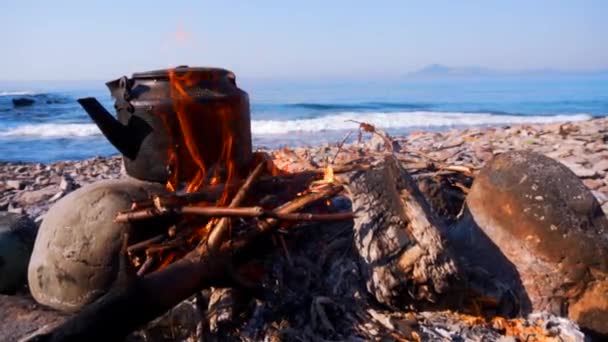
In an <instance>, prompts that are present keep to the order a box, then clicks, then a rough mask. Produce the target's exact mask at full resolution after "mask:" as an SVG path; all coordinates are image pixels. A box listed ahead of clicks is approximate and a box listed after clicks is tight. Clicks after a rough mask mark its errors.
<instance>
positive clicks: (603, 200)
mask: <svg viewBox="0 0 608 342" xmlns="http://www.w3.org/2000/svg"><path fill="white" fill-rule="evenodd" d="M392 139H393V141H394V142H395V143H396V144H397V145H398V146H399V147H400V149H401V150H402V151H404V152H405V153H406V154H407V156H408V160H411V162H412V163H418V164H420V163H427V165H428V166H433V165H430V164H433V163H434V164H445V165H453V166H465V167H469V168H471V169H472V170H476V169H479V168H480V167H482V166H483V165H484V164H485V163H486V162H487V161H488V160H489V159H491V158H492V157H493V156H494V155H496V154H499V153H502V152H506V151H509V150H532V151H535V152H539V153H542V154H545V155H547V156H548V157H551V158H553V159H556V160H558V161H560V162H562V163H563V164H565V165H566V166H568V167H569V168H570V169H571V170H572V171H573V172H574V173H575V174H576V175H577V176H578V177H579V178H581V179H582V180H583V182H584V183H585V185H586V186H587V187H588V188H589V189H590V190H592V192H593V193H594V195H595V196H596V198H598V200H599V202H600V204H601V205H602V208H603V210H604V212H605V213H608V118H607V117H604V118H593V119H590V120H584V121H574V122H557V123H547V124H517V125H510V126H503V127H501V128H497V127H475V128H463V129H450V130H447V131H433V130H429V131H414V132H412V133H410V134H408V135H405V136H395V137H392ZM367 144H368V145H369V144H371V145H373V144H374V142H373V139H372V141H371V142H368V143H367ZM357 149H359V150H360V149H361V144H359V143H357V142H354V143H352V144H347V145H345V146H342V148H341V149H339V148H338V142H335V143H331V144H322V145H318V146H314V147H296V148H283V149H280V150H263V151H265V152H268V153H270V154H271V155H272V156H273V158H274V161H275V164H276V165H277V166H278V167H279V168H281V169H284V170H286V171H291V172H297V171H303V170H306V169H310V168H312V167H324V166H325V165H326V161H327V160H332V159H333V158H336V163H337V164H341V163H345V162H348V159H349V155H351V156H352V153H347V152H348V151H351V152H353V151H354V152H356V151H355V150H357ZM339 150H340V153H338V151H339ZM354 152H353V153H354ZM336 155H338V157H335V156H336ZM351 159H352V158H351ZM434 166H436V165H434ZM420 169H423V168H422V167H421V168H420ZM120 177H124V173H123V172H122V162H121V158H120V156H112V157H94V158H89V159H86V160H79V161H59V162H54V163H28V162H6V161H4V162H0V211H12V212H18V213H26V214H28V215H29V216H31V217H32V218H34V219H35V220H36V221H40V220H41V219H42V215H44V213H45V212H46V211H47V210H48V208H49V207H50V206H51V205H52V204H53V203H55V202H56V201H57V200H59V199H60V198H61V197H63V196H65V195H66V194H67V193H69V192H71V191H72V190H74V189H76V188H78V187H80V186H83V185H86V184H89V183H92V182H94V181H97V180H102V179H116V178H120Z"/></svg>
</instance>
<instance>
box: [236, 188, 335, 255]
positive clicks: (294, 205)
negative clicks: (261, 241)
mask: <svg viewBox="0 0 608 342" xmlns="http://www.w3.org/2000/svg"><path fill="white" fill-rule="evenodd" d="M342 190H343V187H342V186H341V185H333V184H330V185H329V186H327V187H326V188H324V189H321V190H319V191H317V192H311V193H308V194H305V195H302V196H300V197H298V198H296V199H294V200H292V201H290V202H287V203H285V204H283V205H282V206H280V207H278V208H276V209H275V210H274V213H275V214H276V215H284V214H289V213H293V212H295V211H298V210H300V209H302V208H304V207H306V206H308V205H310V204H312V203H314V202H317V201H319V200H322V199H326V198H331V197H334V196H336V195H337V194H339V193H340V192H341V191H342ZM279 222H280V220H279V219H277V218H273V217H269V218H266V219H264V220H260V221H259V222H258V223H257V225H256V226H255V229H252V230H250V231H248V232H247V233H245V234H243V235H240V236H238V237H236V238H234V239H232V240H231V241H228V242H227V243H226V245H227V246H231V247H232V248H234V249H235V250H239V249H241V248H244V247H245V246H246V245H247V244H249V243H250V242H251V241H253V240H255V239H256V238H258V237H259V236H261V235H264V234H267V233H269V232H271V231H272V230H273V228H274V227H276V225H277V224H278V223H279Z"/></svg>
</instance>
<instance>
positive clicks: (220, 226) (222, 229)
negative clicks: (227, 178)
mask: <svg viewBox="0 0 608 342" xmlns="http://www.w3.org/2000/svg"><path fill="white" fill-rule="evenodd" d="M266 165H267V164H266V162H265V161H263V162H261V163H260V164H259V165H258V166H257V167H256V168H255V170H253V172H252V173H251V174H250V175H249V177H247V180H246V181H245V183H244V184H243V186H241V188H240V189H239V191H238V192H237V193H236V195H235V196H234V198H232V201H231V202H230V204H229V205H228V208H236V207H238V206H239V205H241V202H243V201H244V200H245V196H246V195H247V192H248V191H249V188H251V184H253V182H255V180H256V179H257V178H258V177H260V175H261V174H262V172H263V171H264V168H265V167H266ZM228 223H230V221H229V220H228V219H227V218H226V217H222V218H221V219H220V221H219V222H218V223H217V225H216V226H215V227H214V228H213V230H211V233H210V234H209V239H208V240H207V244H208V245H209V248H210V250H211V251H217V249H218V248H219V247H220V246H221V244H222V242H223V240H224V236H225V235H226V230H227V229H228Z"/></svg>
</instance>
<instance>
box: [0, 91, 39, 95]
mask: <svg viewBox="0 0 608 342" xmlns="http://www.w3.org/2000/svg"><path fill="white" fill-rule="evenodd" d="M26 95H30V96H31V95H36V93H34V92H32V91H0V96H26Z"/></svg>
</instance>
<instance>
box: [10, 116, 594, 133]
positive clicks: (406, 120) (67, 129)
mask: <svg viewBox="0 0 608 342" xmlns="http://www.w3.org/2000/svg"><path fill="white" fill-rule="evenodd" d="M591 117H592V116H591V115H589V114H572V115H547V116H522V115H495V114H490V113H456V112H451V113H443V112H396V113H386V112H377V113H360V112H359V113H357V112H343V113H337V114H333V115H327V116H321V117H317V118H311V119H297V120H252V122H251V130H252V133H253V134H254V135H258V136H262V135H277V134H289V133H297V132H302V133H315V132H323V131H340V130H349V129H353V128H356V127H357V124H356V123H354V122H352V121H349V120H354V121H358V122H367V123H370V124H372V125H375V126H376V127H378V128H381V129H407V128H412V129H414V128H442V127H457V126H461V127H463V126H484V125H504V124H522V123H550V122H559V121H580V120H587V119H590V118H591ZM98 135H101V132H100V130H99V128H98V127H97V126H96V125H95V124H93V123H90V124H87V123H63V124H62V123H44V124H25V125H21V126H16V127H10V128H5V129H3V130H0V138H69V137H88V136H98Z"/></svg>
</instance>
